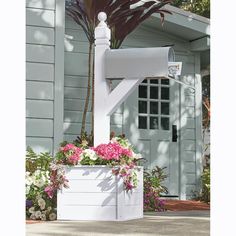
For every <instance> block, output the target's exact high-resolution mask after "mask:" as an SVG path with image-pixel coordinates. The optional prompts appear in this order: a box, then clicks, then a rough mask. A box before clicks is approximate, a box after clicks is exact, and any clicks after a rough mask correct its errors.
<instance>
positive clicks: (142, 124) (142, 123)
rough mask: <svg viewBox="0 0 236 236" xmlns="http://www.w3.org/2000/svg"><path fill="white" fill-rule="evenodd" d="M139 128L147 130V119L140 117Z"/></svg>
mask: <svg viewBox="0 0 236 236" xmlns="http://www.w3.org/2000/svg"><path fill="white" fill-rule="evenodd" d="M138 128H139V129H147V117H144V116H139V117H138Z"/></svg>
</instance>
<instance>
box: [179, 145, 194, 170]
mask: <svg viewBox="0 0 236 236" xmlns="http://www.w3.org/2000/svg"><path fill="white" fill-rule="evenodd" d="M186 145H189V143H187V144H186ZM185 147H186V146H185ZM181 158H182V160H183V161H184V163H185V164H186V163H189V162H192V163H194V165H195V150H194V149H193V150H184V155H182V156H181Z"/></svg>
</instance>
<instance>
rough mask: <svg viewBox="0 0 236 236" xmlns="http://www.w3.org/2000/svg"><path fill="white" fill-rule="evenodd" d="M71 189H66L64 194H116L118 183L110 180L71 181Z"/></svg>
mask: <svg viewBox="0 0 236 236" xmlns="http://www.w3.org/2000/svg"><path fill="white" fill-rule="evenodd" d="M69 186H70V187H69V188H67V189H64V190H63V192H64V193H78V192H80V193H100V192H109V193H111V192H112V193H113V192H116V183H115V181H111V180H109V179H102V180H100V179H98V180H93V179H86V180H77V179H69Z"/></svg>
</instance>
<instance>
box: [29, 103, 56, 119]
mask: <svg viewBox="0 0 236 236" xmlns="http://www.w3.org/2000/svg"><path fill="white" fill-rule="evenodd" d="M26 117H27V118H48V119H52V118H53V101H44V100H30V99H28V100H27V101H26Z"/></svg>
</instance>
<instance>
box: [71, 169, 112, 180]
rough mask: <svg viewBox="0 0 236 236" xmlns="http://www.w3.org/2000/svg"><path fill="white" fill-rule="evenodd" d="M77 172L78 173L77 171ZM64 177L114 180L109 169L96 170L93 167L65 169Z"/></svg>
mask: <svg viewBox="0 0 236 236" xmlns="http://www.w3.org/2000/svg"><path fill="white" fill-rule="evenodd" d="M78 170H79V171H78ZM66 176H67V178H68V179H80V180H82V179H96V180H98V179H113V180H115V176H114V175H113V174H112V172H111V169H110V168H106V167H104V168H102V169H100V170H98V169H97V168H94V167H86V168H81V167H74V168H73V169H71V168H67V169H66Z"/></svg>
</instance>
